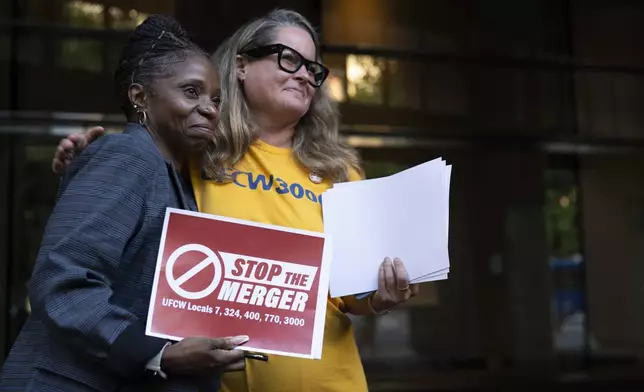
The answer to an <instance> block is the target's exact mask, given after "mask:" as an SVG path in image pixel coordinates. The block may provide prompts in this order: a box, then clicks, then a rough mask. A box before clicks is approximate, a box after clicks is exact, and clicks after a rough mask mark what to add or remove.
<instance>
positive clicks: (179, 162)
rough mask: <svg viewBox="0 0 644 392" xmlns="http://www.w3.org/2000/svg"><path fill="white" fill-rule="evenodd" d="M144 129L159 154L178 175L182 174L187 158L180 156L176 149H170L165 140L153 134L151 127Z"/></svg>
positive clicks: (183, 155)
mask: <svg viewBox="0 0 644 392" xmlns="http://www.w3.org/2000/svg"><path fill="white" fill-rule="evenodd" d="M145 129H146V130H147V131H148V133H149V134H150V135H151V136H152V139H153V140H154V144H155V145H156V146H157V148H158V149H159V152H161V155H163V157H164V158H165V159H166V160H168V162H170V164H172V167H173V168H174V169H175V170H176V171H177V172H179V173H181V172H182V170H183V168H184V167H185V165H186V162H187V156H186V155H185V154H181V153H180V152H179V151H175V150H177V149H171V148H170V147H169V146H168V143H166V142H165V140H164V139H163V138H162V137H161V136H159V135H158V134H157V133H156V132H154V130H153V129H151V127H149V126H146V127H145Z"/></svg>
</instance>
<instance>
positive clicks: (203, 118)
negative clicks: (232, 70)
mask: <svg viewBox="0 0 644 392" xmlns="http://www.w3.org/2000/svg"><path fill="white" fill-rule="evenodd" d="M148 91H149V93H147V94H145V98H144V99H145V101H144V105H141V106H143V107H145V110H146V112H147V115H148V127H149V128H150V129H151V130H152V131H153V132H154V133H155V134H157V135H158V136H160V137H161V138H162V139H163V140H164V142H165V145H166V147H167V148H168V149H170V150H177V149H178V150H177V151H176V152H196V151H199V150H203V148H204V147H205V146H206V145H207V144H208V143H209V142H210V141H211V140H212V136H213V132H214V129H215V127H216V125H217V121H218V118H219V100H220V94H221V93H220V87H219V78H218V76H217V72H216V70H215V68H214V66H213V64H212V63H211V62H210V60H209V59H208V58H206V57H205V56H202V55H198V54H191V55H189V56H188V57H186V59H185V61H182V62H179V63H175V64H172V65H169V66H168V68H167V72H166V73H165V74H164V76H163V77H158V78H156V79H155V80H154V81H153V83H152V86H151V88H150V89H148Z"/></svg>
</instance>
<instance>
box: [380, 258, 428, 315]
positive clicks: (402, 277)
mask: <svg viewBox="0 0 644 392" xmlns="http://www.w3.org/2000/svg"><path fill="white" fill-rule="evenodd" d="M416 294H418V284H409V275H408V274H407V270H406V269H405V266H404V264H403V262H402V261H401V260H400V259H398V258H395V259H394V261H393V262H392V261H391V259H390V258H389V257H386V258H385V261H383V262H382V264H380V270H379V271H378V291H376V294H375V295H374V296H373V298H372V299H371V307H372V308H373V310H374V311H376V312H383V311H386V310H390V309H392V308H394V307H395V306H396V305H398V304H401V303H403V302H407V301H408V300H409V299H410V298H412V297H413V296H415V295H416Z"/></svg>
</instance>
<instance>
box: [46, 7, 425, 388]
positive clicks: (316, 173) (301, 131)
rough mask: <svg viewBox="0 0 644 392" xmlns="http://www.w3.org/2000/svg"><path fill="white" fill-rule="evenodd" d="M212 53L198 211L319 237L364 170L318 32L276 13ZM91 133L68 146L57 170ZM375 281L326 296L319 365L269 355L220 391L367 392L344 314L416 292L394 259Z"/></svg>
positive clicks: (383, 308) (225, 381)
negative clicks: (210, 114)
mask: <svg viewBox="0 0 644 392" xmlns="http://www.w3.org/2000/svg"><path fill="white" fill-rule="evenodd" d="M214 57H215V62H216V65H217V67H218V69H219V74H220V78H221V86H222V108H221V115H220V123H219V129H218V131H217V132H215V136H214V148H213V149H212V150H211V151H210V153H209V154H208V157H207V162H206V163H205V165H204V166H203V167H193V170H192V186H193V188H194V193H195V198H196V200H197V204H198V207H199V210H200V211H202V212H205V213H210V214H216V215H223V216H228V217H233V218H238V219H245V220H251V221H256V222H262V223H269V224H274V225H279V226H286V227H291V228H297V229H304V230H313V231H323V229H324V227H323V223H322V209H321V202H322V200H321V198H320V195H321V194H322V193H323V192H324V191H325V190H327V189H328V188H329V187H331V186H332V184H333V183H335V182H343V181H354V180H359V179H360V174H359V173H361V170H360V167H359V161H358V157H357V154H356V152H355V151H354V150H353V149H351V148H349V147H347V146H345V145H343V144H341V143H340V141H339V137H338V127H339V116H338V113H337V110H336V108H335V106H334V105H333V104H332V102H331V100H330V98H329V96H328V93H327V89H326V86H325V85H324V81H325V80H326V77H327V75H328V73H329V71H328V69H327V68H326V67H324V65H322V64H321V63H320V60H319V59H320V51H319V41H318V38H317V35H316V34H315V31H314V29H313V28H312V26H311V25H310V23H309V22H308V21H307V20H306V19H305V18H304V17H302V16H301V15H300V14H298V13H296V12H292V11H286V10H276V11H273V12H271V13H269V14H268V15H266V16H264V17H262V18H259V19H257V20H254V21H251V22H249V23H248V24H246V25H244V26H242V27H241V28H240V29H239V30H237V32H236V33H235V34H234V35H233V36H232V37H230V38H229V39H228V40H227V41H226V42H225V43H224V44H223V45H222V46H221V47H220V48H219V49H218V50H217V52H216V53H215V56H214ZM94 134H95V131H94V133H91V134H90V133H86V134H76V135H71V136H70V137H69V138H68V139H67V140H63V141H62V142H61V144H60V147H59V152H58V154H57V156H56V158H55V160H54V167H55V169H60V168H62V167H64V166H65V165H66V164H67V163H68V161H69V159H70V157H69V156H68V154H71V153H73V151H74V148H76V150H78V149H82V148H84V146H86V145H87V143H88V141H89V142H91V138H93V135H94ZM275 246H280V245H279V244H275ZM384 256H385V255H383V257H384ZM379 276H380V279H379V288H378V291H377V292H376V293H375V295H373V296H371V297H369V298H366V299H364V300H357V299H356V298H355V297H344V298H333V299H331V298H329V300H328V303H327V313H326V324H325V329H324V348H323V351H322V359H321V360H308V359H299V358H291V357H281V356H276V355H273V356H271V358H270V360H269V361H268V362H259V361H249V362H248V363H247V364H246V371H245V372H240V373H237V374H232V373H230V374H226V375H224V377H223V378H222V390H223V391H226V392H247V391H248V392H250V391H262V392H277V391H279V392H301V391H337V392H345V391H352V392H354V391H366V390H367V383H366V379H365V375H364V371H363V369H362V364H361V361H360V357H359V354H358V349H357V346H356V343H355V340H354V336H353V331H352V328H351V321H350V319H349V318H348V317H347V315H346V313H352V314H358V315H359V314H373V313H378V314H379V313H383V312H388V311H390V310H391V309H393V307H395V306H396V305H397V304H399V303H401V302H404V301H407V300H408V299H409V298H410V297H412V296H413V295H414V294H415V293H416V292H417V287H416V286H414V285H409V279H408V275H407V272H406V270H405V268H404V266H403V264H402V262H401V261H400V260H398V259H395V260H391V259H389V258H386V259H385V260H384V261H383V263H382V265H381V267H380V271H379ZM251 339H252V337H251Z"/></svg>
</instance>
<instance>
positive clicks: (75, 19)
mask: <svg viewBox="0 0 644 392" xmlns="http://www.w3.org/2000/svg"><path fill="white" fill-rule="evenodd" d="M103 10H104V7H103V4H100V3H92V2H88V1H69V2H67V3H65V8H64V9H63V16H64V19H65V20H66V21H67V23H68V24H69V26H71V27H80V28H86V29H100V28H104V27H105V16H104V13H103Z"/></svg>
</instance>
